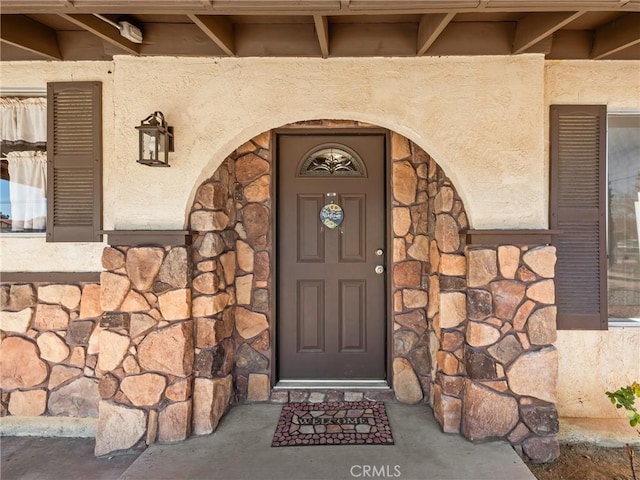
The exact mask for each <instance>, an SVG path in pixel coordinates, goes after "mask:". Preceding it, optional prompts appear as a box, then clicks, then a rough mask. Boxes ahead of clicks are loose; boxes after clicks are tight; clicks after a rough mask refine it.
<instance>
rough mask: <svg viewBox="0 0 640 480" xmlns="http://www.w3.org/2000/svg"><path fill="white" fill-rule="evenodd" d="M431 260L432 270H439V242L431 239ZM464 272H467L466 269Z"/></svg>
mask: <svg viewBox="0 0 640 480" xmlns="http://www.w3.org/2000/svg"><path fill="white" fill-rule="evenodd" d="M465 261H466V260H465ZM429 262H431V271H432V272H437V271H439V270H438V269H439V268H440V250H439V249H438V242H436V241H435V240H431V244H430V245H429ZM465 268H466V264H465ZM464 274H465V275H466V274H467V271H466V270H465V272H464Z"/></svg>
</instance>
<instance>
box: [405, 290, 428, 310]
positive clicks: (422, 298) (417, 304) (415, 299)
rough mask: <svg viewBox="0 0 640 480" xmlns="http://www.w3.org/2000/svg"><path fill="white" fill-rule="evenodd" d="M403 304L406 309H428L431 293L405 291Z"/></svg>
mask: <svg viewBox="0 0 640 480" xmlns="http://www.w3.org/2000/svg"><path fill="white" fill-rule="evenodd" d="M402 302H403V303H404V306H405V307H406V308H421V307H426V306H427V304H428V303H429V292H426V291H425V290H410V289H407V290H403V291H402Z"/></svg>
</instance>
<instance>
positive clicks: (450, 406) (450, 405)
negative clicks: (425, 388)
mask: <svg viewBox="0 0 640 480" xmlns="http://www.w3.org/2000/svg"><path fill="white" fill-rule="evenodd" d="M443 376H444V377H445V378H451V377H447V376H446V375H443ZM433 414H434V416H435V417H436V419H437V420H438V422H439V423H440V425H441V426H442V431H443V432H445V433H458V432H460V421H461V419H462V401H461V400H460V399H459V398H455V397H452V396H450V395H444V394H443V392H442V390H441V388H440V386H439V385H434V399H433Z"/></svg>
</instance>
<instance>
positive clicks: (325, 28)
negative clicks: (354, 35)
mask: <svg viewBox="0 0 640 480" xmlns="http://www.w3.org/2000/svg"><path fill="white" fill-rule="evenodd" d="M313 22H314V23H315V25H316V35H317V36H318V43H319V44H320V51H321V52H322V58H327V57H329V20H328V19H327V17H325V16H324V15H314V16H313Z"/></svg>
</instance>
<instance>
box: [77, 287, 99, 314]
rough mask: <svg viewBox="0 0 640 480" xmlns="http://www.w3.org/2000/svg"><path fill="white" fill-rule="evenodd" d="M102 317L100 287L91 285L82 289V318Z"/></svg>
mask: <svg viewBox="0 0 640 480" xmlns="http://www.w3.org/2000/svg"><path fill="white" fill-rule="evenodd" d="M100 315H102V308H101V307H100V285H99V284H97V283H90V284H87V285H85V286H84V287H82V296H81V298H80V318H97V317H99V316H100Z"/></svg>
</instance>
